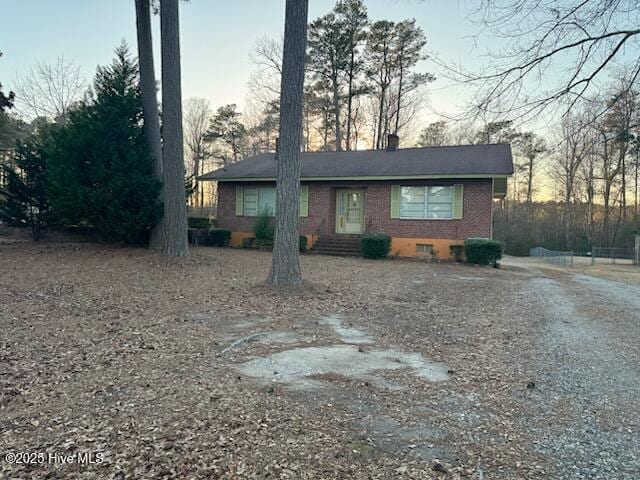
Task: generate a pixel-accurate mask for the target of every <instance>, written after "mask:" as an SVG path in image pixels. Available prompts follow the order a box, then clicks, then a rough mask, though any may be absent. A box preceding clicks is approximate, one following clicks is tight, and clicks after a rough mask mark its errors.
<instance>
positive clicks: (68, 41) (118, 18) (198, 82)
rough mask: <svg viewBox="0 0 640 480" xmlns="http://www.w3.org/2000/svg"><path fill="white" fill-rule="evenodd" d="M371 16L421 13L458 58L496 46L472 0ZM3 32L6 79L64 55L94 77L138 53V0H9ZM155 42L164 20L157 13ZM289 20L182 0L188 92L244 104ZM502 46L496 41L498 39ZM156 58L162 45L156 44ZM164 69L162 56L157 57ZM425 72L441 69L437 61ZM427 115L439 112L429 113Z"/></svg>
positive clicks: (255, 8)
mask: <svg viewBox="0 0 640 480" xmlns="http://www.w3.org/2000/svg"><path fill="white" fill-rule="evenodd" d="M366 3H367V7H368V10H369V16H370V18H372V19H374V20H376V19H382V18H385V19H390V20H401V19H405V18H411V17H414V18H416V20H417V22H418V24H419V25H420V26H422V28H423V29H424V30H425V32H426V34H427V38H428V42H429V43H428V49H429V50H430V51H433V52H435V53H436V54H437V55H438V56H440V57H441V58H443V59H446V60H448V61H452V62H454V63H464V64H466V65H467V66H470V67H472V66H479V65H481V62H482V55H483V54H484V53H485V52H486V50H487V49H488V48H491V47H492V45H491V43H490V42H488V41H484V42H481V43H480V44H479V45H481V46H479V47H478V46H474V45H475V42H474V40H473V38H472V36H473V34H474V33H475V32H476V31H477V29H478V27H477V26H476V25H473V24H472V23H471V22H469V21H468V20H467V19H466V18H465V17H466V16H467V15H468V13H469V12H470V9H472V8H473V6H474V4H475V2H474V1H472V0H459V1H456V0H424V1H420V0H367V1H366ZM333 4H334V1H333V0H310V12H309V18H310V19H313V18H316V17H318V16H320V15H322V14H324V13H326V12H327V11H329V10H330V9H331V8H332V7H333ZM2 14H3V17H5V18H7V19H9V21H5V22H3V25H2V29H1V31H0V51H2V52H3V53H4V56H3V57H2V59H0V81H1V82H2V83H3V85H4V86H5V89H10V88H11V83H12V79H14V78H15V77H16V76H17V75H18V74H20V73H22V72H25V71H26V70H28V69H29V67H30V66H31V65H32V64H34V63H35V62H38V61H43V62H52V61H54V60H55V59H56V58H57V57H59V56H61V55H64V57H65V58H66V59H69V60H74V61H75V62H76V63H77V64H79V65H80V66H81V68H82V70H83V73H84V74H85V76H86V77H87V79H90V78H91V77H92V76H93V73H94V71H95V67H96V66H97V65H100V64H105V63H108V62H109V61H110V59H111V57H112V53H113V49H114V48H115V47H116V46H117V45H118V44H119V43H120V41H121V40H122V39H124V40H126V41H127V42H128V43H129V44H130V46H131V47H132V50H133V51H134V52H135V45H136V36H135V10H134V0H109V1H105V0H3V1H2ZM153 23H154V28H155V38H154V41H156V43H157V40H158V28H159V19H158V18H157V17H155V18H154V19H153ZM283 23H284V0H261V1H259V0H236V1H232V2H229V1H218V0H190V1H189V2H188V3H182V4H181V29H182V31H181V36H182V61H183V62H182V72H183V97H184V98H188V97H192V96H200V97H205V98H208V99H209V100H211V102H212V105H213V106H214V107H217V106H220V105H223V104H227V103H237V104H238V105H240V106H242V104H243V102H244V99H245V96H246V91H247V81H248V79H249V75H250V73H251V71H252V69H253V68H254V67H253V65H251V63H250V61H249V52H250V51H251V49H252V47H253V46H254V44H255V41H256V39H257V38H258V37H260V36H264V35H266V36H270V37H273V38H278V37H280V36H281V35H282V31H283ZM493 46H494V47H495V45H493ZM155 54H156V58H158V56H159V46H158V45H156V52H155ZM156 64H157V65H156V66H157V67H159V60H156ZM420 69H421V70H422V71H430V72H435V73H436V74H437V73H438V71H437V69H436V67H435V65H433V64H432V63H430V62H429V61H426V62H423V63H422V64H421V65H420ZM448 84H449V82H448V81H447V80H445V79H443V78H440V79H439V80H437V81H436V82H435V83H434V84H433V85H432V88H430V89H429V93H428V95H429V103H430V104H432V106H433V108H434V109H435V110H437V111H445V112H449V113H451V112H454V111H455V110H456V105H457V104H458V103H459V102H460V101H461V98H460V95H459V92H456V91H455V89H454V90H452V89H449V88H445V87H447V85H448ZM426 116H427V118H429V117H433V115H432V114H429V112H428V111H427V112H426Z"/></svg>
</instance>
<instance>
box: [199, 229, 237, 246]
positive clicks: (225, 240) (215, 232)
mask: <svg viewBox="0 0 640 480" xmlns="http://www.w3.org/2000/svg"><path fill="white" fill-rule="evenodd" d="M229 240H231V230H227V229H226V228H212V229H211V230H209V231H208V232H207V240H206V242H205V245H209V246H211V247H226V246H227V245H229Z"/></svg>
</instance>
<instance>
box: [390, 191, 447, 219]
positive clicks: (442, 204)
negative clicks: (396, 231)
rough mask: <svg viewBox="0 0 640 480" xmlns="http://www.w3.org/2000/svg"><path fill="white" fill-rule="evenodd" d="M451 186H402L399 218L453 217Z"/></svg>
mask: <svg viewBox="0 0 640 480" xmlns="http://www.w3.org/2000/svg"><path fill="white" fill-rule="evenodd" d="M453 196H454V192H453V186H447V187H444V186H438V187H402V188H401V190H400V218H408V219H412V218H416V219H430V218H436V219H437V218H453Z"/></svg>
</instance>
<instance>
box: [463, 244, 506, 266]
mask: <svg viewBox="0 0 640 480" xmlns="http://www.w3.org/2000/svg"><path fill="white" fill-rule="evenodd" d="M503 251H504V243H502V242H498V241H497V240H489V239H485V238H470V239H467V240H465V241H464V254H465V256H466V257H467V262H469V263H476V264H479V265H493V266H497V265H498V261H499V260H500V259H501V258H502V252H503Z"/></svg>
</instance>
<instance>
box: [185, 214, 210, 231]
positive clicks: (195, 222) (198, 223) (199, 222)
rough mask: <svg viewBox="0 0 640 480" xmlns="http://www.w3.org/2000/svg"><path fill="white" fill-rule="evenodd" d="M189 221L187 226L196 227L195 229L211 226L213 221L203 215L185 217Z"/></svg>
mask: <svg viewBox="0 0 640 480" xmlns="http://www.w3.org/2000/svg"><path fill="white" fill-rule="evenodd" d="M187 221H188V222H189V228H197V229H207V230H208V229H210V228H211V227H213V223H212V222H211V220H209V219H208V218H203V217H189V218H188V219H187Z"/></svg>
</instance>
